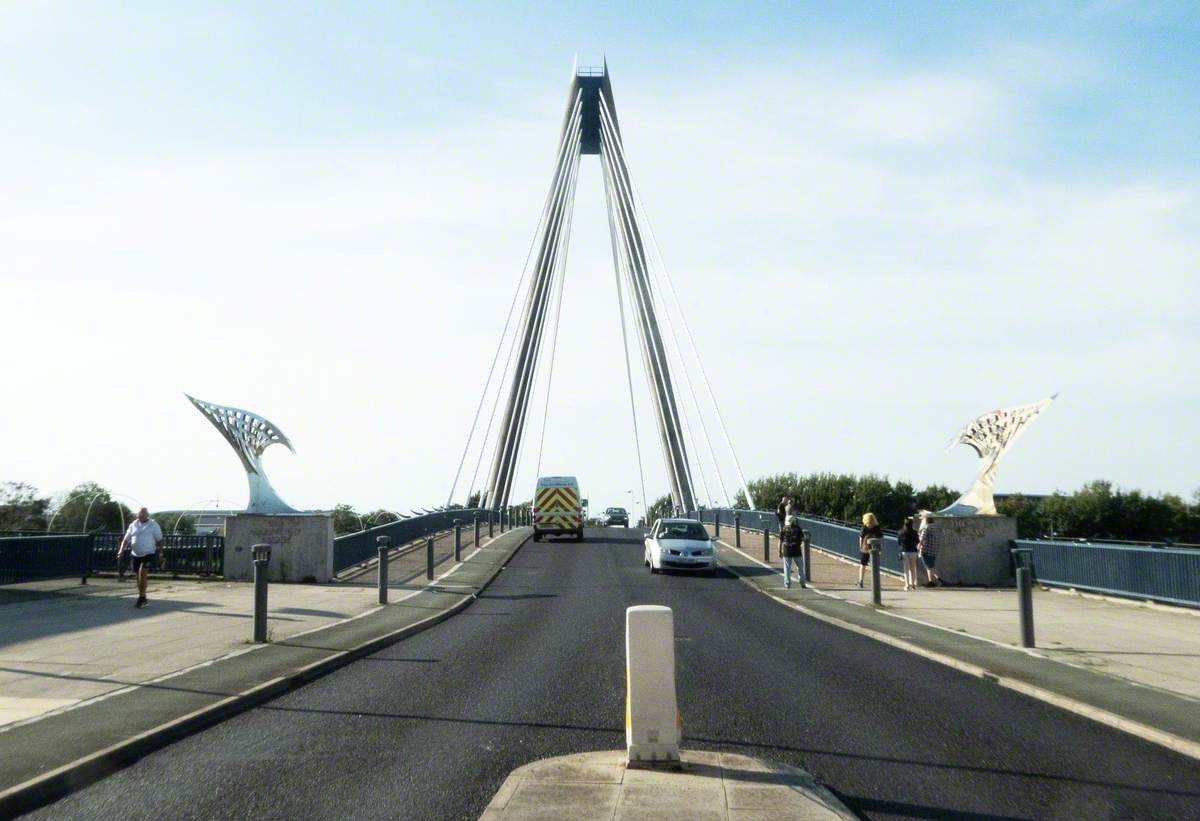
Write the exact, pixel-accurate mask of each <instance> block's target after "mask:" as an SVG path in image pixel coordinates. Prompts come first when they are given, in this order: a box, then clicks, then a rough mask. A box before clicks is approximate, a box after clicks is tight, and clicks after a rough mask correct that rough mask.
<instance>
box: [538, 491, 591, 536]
mask: <svg viewBox="0 0 1200 821" xmlns="http://www.w3.org/2000/svg"><path fill="white" fill-rule="evenodd" d="M567 534H574V535H575V539H576V540H577V541H580V542H582V541H583V505H582V503H581V501H580V496H579V481H578V480H577V479H576V478H575V477H574V476H543V477H541V478H540V479H538V480H537V489H536V490H534V493H533V540H534V541H535V542H540V541H541V540H542V537H543V536H565V535H567Z"/></svg>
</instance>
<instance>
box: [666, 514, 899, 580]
mask: <svg viewBox="0 0 1200 821" xmlns="http://www.w3.org/2000/svg"><path fill="white" fill-rule="evenodd" d="M689 515H690V516H692V517H695V518H698V519H699V520H700V521H701V522H705V523H707V524H711V523H713V522H716V521H718V520H719V521H720V522H721V527H729V528H732V527H733V525H734V517H735V516H740V518H741V525H742V527H744V528H746V529H747V530H757V531H759V532H761V531H762V530H763V528H764V527H765V528H766V529H767V530H768V531H769V532H770V533H772V534H774V535H775V536H778V535H779V518H778V517H777V516H776V515H775V511H773V510H730V509H728V508H721V509H709V510H701V511H694V512H692V513H690V514H689ZM800 521H801V523H802V526H803V528H804V529H805V530H807V531H808V532H809V534H810V535H811V537H812V546H813V547H816V548H820V549H821V550H824V551H826V552H829V553H836V554H837V555H839V556H844V557H845V558H847V559H852V560H854V561H858V560H859V556H860V555H861V554H860V553H859V551H858V529H857V528H854V527H851V526H849V525H845V524H842V523H841V522H838V521H837V520H835V519H826V518H824V517H820V516H801V517H800ZM879 565H880V569H881V570H883V571H884V572H886V573H892V574H894V575H897V576H903V575H904V566H903V562H902V560H901V558H900V545H899V543H898V542H897V541H896V534H895V532H885V534H884V537H883V548H882V549H881V550H880V553H879Z"/></svg>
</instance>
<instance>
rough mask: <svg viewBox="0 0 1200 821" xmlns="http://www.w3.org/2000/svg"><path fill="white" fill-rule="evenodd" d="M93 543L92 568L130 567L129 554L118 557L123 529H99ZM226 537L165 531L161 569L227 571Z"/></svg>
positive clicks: (198, 572)
mask: <svg viewBox="0 0 1200 821" xmlns="http://www.w3.org/2000/svg"><path fill="white" fill-rule="evenodd" d="M94 535H95V541H94V542H93V543H92V569H93V570H96V571H100V572H104V573H118V572H121V571H123V570H129V568H130V565H131V563H132V562H131V559H130V557H129V554H126V555H125V556H124V557H123V558H122V559H118V558H117V550H118V549H119V548H120V547H121V539H122V538H123V537H124V535H125V534H123V533H96V534H94ZM224 565H225V537H224V536H217V535H215V534H212V533H205V534H183V533H164V534H163V551H162V562H161V564H160V566H159V567H158V570H159V571H160V572H166V573H186V574H189V575H197V576H220V575H221V574H222V573H224V572H225V566H224Z"/></svg>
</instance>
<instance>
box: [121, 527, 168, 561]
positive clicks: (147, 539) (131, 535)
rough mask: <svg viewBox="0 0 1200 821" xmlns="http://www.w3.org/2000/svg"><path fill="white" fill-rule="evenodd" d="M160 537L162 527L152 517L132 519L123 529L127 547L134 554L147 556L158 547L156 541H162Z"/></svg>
mask: <svg viewBox="0 0 1200 821" xmlns="http://www.w3.org/2000/svg"><path fill="white" fill-rule="evenodd" d="M162 537H163V535H162V528H161V527H159V526H158V522H156V521H154V520H153V519H147V520H146V521H145V522H140V521H138V520H137V519H134V520H133V522H132V523H130V525H129V529H128V530H126V531H125V538H126V539H128V540H129V549H130V550H132V551H133V555H135V556H149V555H150V554H151V553H153V552H154V551H155V550H157V549H158V547H157V544H156V543H157V542H160V541H162Z"/></svg>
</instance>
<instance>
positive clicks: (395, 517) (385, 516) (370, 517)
mask: <svg viewBox="0 0 1200 821" xmlns="http://www.w3.org/2000/svg"><path fill="white" fill-rule="evenodd" d="M362 517H363V523H364V524H366V526H367V527H379V526H380V525H389V524H391V523H392V522H398V521H400V514H398V513H393V512H392V511H390V510H384V509H382V508H380V509H378V510H372V511H371V512H370V513H364V514H363V515H362Z"/></svg>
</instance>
